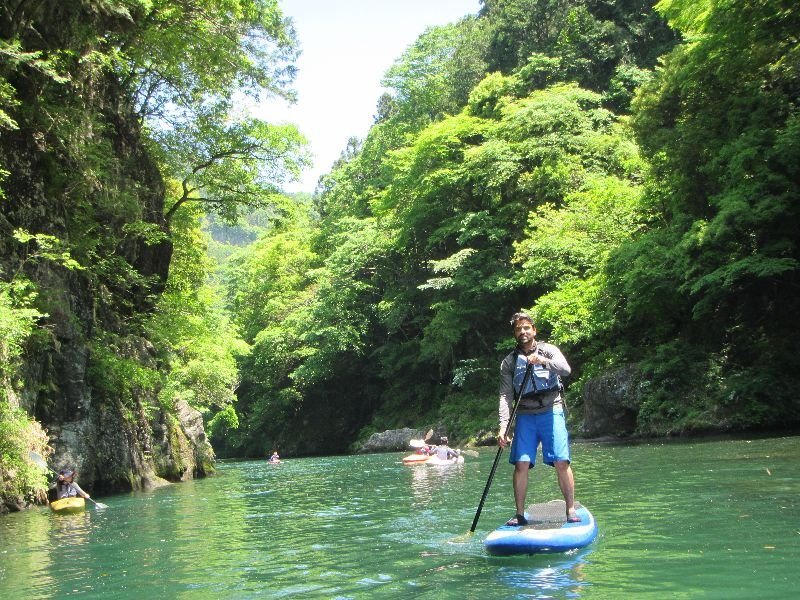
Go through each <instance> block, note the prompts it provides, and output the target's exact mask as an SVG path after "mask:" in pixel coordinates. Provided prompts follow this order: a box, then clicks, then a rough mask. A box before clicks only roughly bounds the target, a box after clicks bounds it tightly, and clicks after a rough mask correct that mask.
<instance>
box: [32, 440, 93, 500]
mask: <svg viewBox="0 0 800 600" xmlns="http://www.w3.org/2000/svg"><path fill="white" fill-rule="evenodd" d="M28 458H30V459H31V461H33V462H34V463H36V464H37V465H38V466H40V467H42V468H43V469H45V470H47V471H50V472H51V473H55V474H56V475H58V472H57V471H55V470H53V469H51V468H50V467H49V466H48V465H47V461H46V460H45V459H44V458H42V455H41V454H38V453H36V452H34V451H33V450H30V451H29V452H28ZM86 499H87V500H89V501H90V502H92V503H93V504H94V505H95V506H96V507H97V508H108V505H107V504H103V503H102V502H97V501H96V500H95V499H94V498H92V497H90V496H89V497H87V498H86Z"/></svg>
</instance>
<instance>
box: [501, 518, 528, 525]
mask: <svg viewBox="0 0 800 600" xmlns="http://www.w3.org/2000/svg"><path fill="white" fill-rule="evenodd" d="M527 524H528V519H526V518H525V515H514V516H513V517H511V518H510V519H509V520H508V521H506V526H507V527H523V526H525V525H527Z"/></svg>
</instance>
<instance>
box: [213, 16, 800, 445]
mask: <svg viewBox="0 0 800 600" xmlns="http://www.w3.org/2000/svg"><path fill="white" fill-rule="evenodd" d="M656 8H657V10H653V9H652V8H651V6H650V4H649V3H648V2H645V1H639V2H637V1H627V2H621V1H617V2H612V1H596V0H594V1H566V0H563V1H545V0H504V1H486V2H484V3H483V8H482V10H481V12H480V14H479V15H477V16H475V17H468V18H465V19H464V20H462V21H461V22H459V23H457V24H454V25H451V26H447V27H438V28H433V29H430V30H428V31H426V32H424V33H423V34H422V35H421V36H420V37H419V38H418V40H417V41H416V43H415V44H413V45H412V46H411V47H409V48H408V49H407V51H406V52H405V53H404V54H403V56H401V57H399V58H398V60H397V61H396V62H395V64H394V65H393V66H391V68H389V70H388V71H387V74H386V78H385V83H386V85H387V86H388V87H389V88H390V89H391V90H392V93H390V94H387V95H386V96H384V97H383V98H381V100H380V102H379V104H378V107H377V114H376V117H375V123H374V125H373V127H372V128H371V130H370V132H369V135H368V136H367V137H366V139H364V140H353V141H352V142H351V144H350V145H349V146H348V148H347V149H346V150H345V151H344V152H343V154H342V158H341V161H340V162H339V164H337V165H336V167H335V168H334V169H333V171H332V172H331V173H330V174H328V175H327V176H326V177H325V178H324V179H323V181H322V182H321V185H320V188H319V189H318V190H317V194H316V195H315V209H316V213H314V212H313V211H312V212H311V213H310V215H309V214H302V215H298V219H297V220H296V221H294V222H289V221H286V222H283V223H282V224H281V227H280V230H279V231H276V232H275V235H270V236H266V237H264V238H262V239H260V240H259V241H258V242H257V243H256V244H255V245H254V246H253V247H252V248H248V249H247V250H246V251H245V252H243V253H241V254H240V255H239V256H238V257H237V258H236V260H235V263H234V265H235V266H234V268H233V269H232V270H231V271H230V272H229V275H228V289H229V290H230V291H229V294H230V301H231V306H232V309H233V314H234V315H235V319H236V322H237V323H238V324H240V325H241V327H242V333H243V335H244V336H245V339H246V340H247V341H248V342H250V343H252V345H253V348H252V352H251V353H250V354H249V355H248V356H247V357H245V358H244V359H243V361H242V363H241V376H242V383H241V386H240V388H239V393H238V404H237V412H238V415H239V421H240V424H241V426H240V427H239V429H238V430H236V431H233V432H230V434H229V435H228V436H226V437H225V438H224V439H218V440H216V441H215V447H217V448H219V449H222V450H223V451H225V452H232V453H246V454H261V453H263V452H265V451H267V450H268V446H274V445H279V446H281V447H283V448H284V449H289V450H291V451H300V452H326V451H331V450H335V451H345V450H347V449H348V448H349V446H350V443H351V442H352V441H353V440H355V439H359V438H360V439H363V437H364V436H366V435H367V434H369V433H370V432H372V431H376V430H382V429H384V428H391V427H400V426H417V427H421V426H427V425H431V424H436V425H439V426H441V427H443V428H444V429H445V430H446V431H448V432H449V433H450V435H451V436H456V437H457V438H460V439H481V438H483V437H487V436H490V435H491V433H492V432H493V431H494V429H495V427H496V389H497V377H498V365H499V361H500V358H501V357H502V355H503V353H504V352H505V351H507V350H508V349H509V348H510V347H511V345H512V340H511V338H510V335H509V329H508V318H509V315H510V314H511V313H512V312H514V311H515V310H519V309H520V308H525V309H529V310H531V311H532V313H533V314H534V315H535V316H536V318H537V321H538V325H539V329H540V332H541V333H542V334H544V335H545V336H546V338H547V339H549V340H550V341H553V342H555V343H557V344H558V345H559V346H560V347H561V348H562V350H564V352H565V354H566V355H567V356H568V357H569V359H570V361H571V362H572V364H573V376H572V377H571V378H570V380H569V382H568V400H569V404H570V407H571V409H572V411H571V414H572V423H573V428H574V430H575V432H576V433H582V432H583V433H586V434H594V435H598V434H608V433H616V434H639V435H664V434H675V433H682V432H702V431H735V430H742V429H754V428H755V429H770V428H776V427H780V426H792V425H796V424H797V423H798V414H800V413H798V402H797V400H796V399H795V396H794V394H793V391H792V390H793V388H794V387H795V384H796V383H797V375H796V374H797V373H798V368H797V366H798V365H797V353H796V352H794V351H793V350H792V348H793V347H794V346H795V344H794V338H795V333H796V331H797V325H796V324H795V320H794V319H793V317H792V315H793V313H794V312H795V308H796V303H797V299H796V298H797V295H796V285H797V274H798V271H797V266H798V265H797V236H798V234H797V231H798V228H797V194H798V171H797V168H796V166H795V165H796V164H798V163H797V159H798V155H797V152H798V146H797V140H798V139H799V138H798V137H797V135H796V134H797V99H798V95H797V94H798V87H797V81H800V80H799V79H798V78H797V75H798V65H799V63H798V59H799V57H800V54H799V53H798V52H799V50H798V48H799V47H798V42H797V37H796V32H797V31H800V29H798V24H800V23H799V22H798V17H799V15H800V11H798V9H796V8H794V7H793V6H792V7H790V6H789V5H788V4H786V3H784V2H759V3H750V2H745V3H741V2H734V1H727V2H726V1H716V2H711V1H710V0H709V1H702V0H701V1H700V2H678V1H671V2H670V1H664V2H661V3H660V4H658V6H657V7H656ZM793 32H794V33H793ZM309 218H310V219H311V220H309ZM609 387H611V388H613V389H612V391H611V397H612V399H613V400H614V403H613V405H611V406H603V405H602V404H601V403H602V402H605V401H606V399H607V398H608V394H603V395H602V396H601V395H598V394H597V393H595V392H596V390H598V389H601V388H609ZM592 403H594V406H592V407H591V408H592V409H591V415H593V418H592V419H588V420H584V416H585V415H584V412H585V411H584V408H586V407H587V405H589V404H592ZM604 411H605V412H609V413H617V412H619V413H624V414H622V418H618V419H617V424H618V427H617V428H616V429H615V430H614V431H609V430H608V429H607V427H605V426H604V425H603V424H602V423H598V422H597V419H596V416H597V415H599V414H602V413H603V412H604ZM615 418H616V416H615ZM604 427H605V428H604Z"/></svg>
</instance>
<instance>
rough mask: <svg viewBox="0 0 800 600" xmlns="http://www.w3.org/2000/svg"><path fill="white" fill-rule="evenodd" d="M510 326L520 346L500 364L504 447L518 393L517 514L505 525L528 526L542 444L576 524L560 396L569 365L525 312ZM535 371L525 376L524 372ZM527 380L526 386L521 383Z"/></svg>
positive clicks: (546, 461) (501, 441)
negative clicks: (531, 476) (531, 474)
mask: <svg viewBox="0 0 800 600" xmlns="http://www.w3.org/2000/svg"><path fill="white" fill-rule="evenodd" d="M511 328H512V331H513V334H514V338H515V339H516V341H517V347H516V348H515V349H514V350H513V351H512V352H510V353H509V354H508V355H507V356H506V357H505V358H504V359H503V361H502V363H500V406H499V417H500V432H499V435H498V437H497V441H498V444H499V445H500V447H502V448H505V447H506V446H507V445H508V443H509V441H511V440H510V438H509V435H508V434H509V432H508V421H509V416H510V414H511V410H512V402H513V399H514V397H515V394H519V403H518V405H517V412H516V425H515V435H514V438H513V442H512V443H511V454H510V456H509V458H508V462H509V463H511V464H512V465H514V475H513V487H514V503H515V504H516V511H517V512H516V515H515V516H514V517H512V518H511V519H509V520H508V522H507V523H506V524H507V525H511V526H514V525H527V523H528V521H527V519H526V518H525V496H526V495H527V493H528V471H529V470H530V469H532V468H533V466H534V465H535V464H536V451H537V448H538V446H539V443H540V442H541V444H542V462H544V464H546V465H550V466H552V467H555V469H556V474H557V476H558V486H559V488H561V493H562V494H563V496H564V502H565V503H566V510H567V515H566V516H567V521H568V522H570V523H576V522H578V521H580V518H579V517H578V516H577V515H576V514H575V480H574V477H573V474H572V467H571V466H570V453H569V436H568V434H567V423H566V415H565V413H564V401H563V399H562V397H561V379H560V378H561V377H565V376H567V375H569V374H570V372H571V368H570V366H569V363H567V359H566V358H564V355H563V354H562V353H561V351H560V350H559V349H558V348H557V347H556V346H554V345H553V344H547V343H544V342H537V341H536V326H535V325H534V323H533V319H532V318H531V317H530V316H529V315H528V314H527V313H524V312H518V313H515V314H514V315H513V316H512V317H511ZM528 365H530V367H531V373H530V375H529V376H528V378H527V380H525V373H526V371H527V369H528ZM523 381H526V384H525V389H524V390H520V387H521V386H522V384H523Z"/></svg>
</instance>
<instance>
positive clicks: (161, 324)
mask: <svg viewBox="0 0 800 600" xmlns="http://www.w3.org/2000/svg"><path fill="white" fill-rule="evenodd" d="M198 215H199V211H198V209H197V208H195V209H194V210H191V208H189V207H186V208H185V210H183V211H180V212H179V213H177V215H176V221H175V223H174V227H173V240H174V243H175V249H174V252H173V255H172V261H171V263H170V272H169V277H168V279H167V285H166V288H165V290H164V293H163V294H162V295H161V297H160V298H159V301H158V303H157V305H156V308H155V311H154V312H153V314H152V315H151V316H150V318H149V319H148V320H147V322H146V323H145V330H146V331H147V335H148V339H150V340H151V341H152V342H153V344H154V346H155V348H156V350H157V352H158V355H159V358H160V360H161V371H162V373H163V386H162V387H161V388H160V389H159V401H160V403H161V405H162V406H163V407H165V408H167V409H168V410H171V409H173V407H174V406H175V403H176V402H177V401H179V400H182V401H185V402H187V403H188V404H189V405H190V406H192V407H194V408H197V409H199V410H200V411H201V412H204V413H206V414H207V415H209V419H210V420H211V421H214V419H215V418H216V417H215V413H217V414H219V413H224V414H223V417H220V419H222V420H221V421H220V420H217V421H216V422H217V423H233V420H232V419H234V418H235V416H236V412H235V410H234V408H233V404H234V403H235V401H236V398H235V395H234V393H235V390H236V387H237V386H238V384H239V373H238V369H237V364H236V361H237V358H238V357H240V356H243V355H245V354H247V352H248V351H249V346H248V345H247V344H246V343H245V342H244V341H243V340H241V339H240V337H239V335H238V332H237V330H236V327H235V326H234V324H233V323H232V322H231V321H230V318H229V317H228V315H227V314H226V313H225V311H224V310H223V306H222V304H223V291H222V290H221V289H220V288H219V287H218V286H215V285H212V283H211V282H210V277H211V275H212V273H213V270H214V268H215V265H214V264H213V263H212V262H211V261H210V259H209V258H208V256H207V253H206V244H207V242H208V238H207V236H206V235H205V234H204V233H203V232H202V231H201V230H200V227H199V226H198V221H197V217H198Z"/></svg>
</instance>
